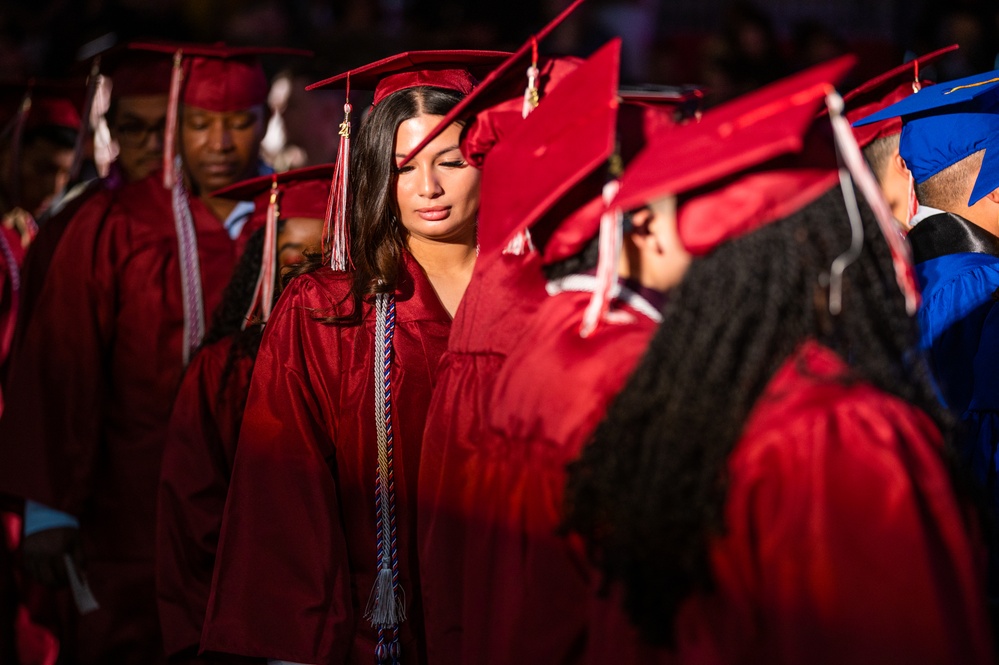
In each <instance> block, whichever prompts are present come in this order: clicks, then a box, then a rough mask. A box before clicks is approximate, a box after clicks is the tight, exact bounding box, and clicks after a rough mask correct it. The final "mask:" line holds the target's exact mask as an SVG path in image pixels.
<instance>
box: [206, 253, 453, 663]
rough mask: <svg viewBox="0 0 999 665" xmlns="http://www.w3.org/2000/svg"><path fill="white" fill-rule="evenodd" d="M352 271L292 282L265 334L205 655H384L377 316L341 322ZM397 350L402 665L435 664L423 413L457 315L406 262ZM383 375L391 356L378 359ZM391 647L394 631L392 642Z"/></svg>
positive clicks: (367, 307)
mask: <svg viewBox="0 0 999 665" xmlns="http://www.w3.org/2000/svg"><path fill="white" fill-rule="evenodd" d="M352 279H353V277H352V275H350V274H346V273H336V272H333V271H332V270H330V269H329V268H323V269H320V270H318V271H316V272H313V273H309V274H307V275H303V276H300V277H296V278H295V279H293V280H292V281H291V282H290V283H289V284H288V286H287V287H286V288H285V290H284V292H283V293H282V295H281V298H280V300H279V302H278V304H277V306H276V308H275V310H274V312H273V313H272V315H271V318H270V320H269V321H268V323H267V327H266V328H265V331H264V337H263V340H262V343H261V347H260V351H259V352H258V354H257V362H256V365H255V366H254V370H253V379H252V382H251V387H250V394H249V397H248V399H247V404H246V411H245V415H244V418H243V426H242V428H241V430H240V438H239V447H238V448H237V453H236V460H235V464H234V467H233V474H232V482H231V484H230V488H229V498H228V500H227V502H226V508H225V517H224V518H223V524H222V533H221V537H220V541H219V549H218V555H217V560H216V564H215V576H214V580H213V584H212V593H211V597H210V599H209V603H208V610H207V615H206V618H205V627H204V633H203V635H202V647H203V648H204V649H206V650H209V651H220V652H225V653H234V654H240V655H247V656H261V657H266V658H271V659H280V660H287V661H292V662H299V663H314V664H319V663H322V664H326V663H338V664H339V663H357V664H363V665H369V664H370V663H371V662H372V661H373V659H374V649H375V645H376V643H377V631H376V630H375V629H374V628H372V627H371V625H370V623H369V621H368V620H367V619H366V618H365V617H364V614H365V608H366V606H367V603H368V598H369V595H370V593H371V590H372V588H373V585H374V582H375V575H376V572H377V567H378V565H377V564H378V562H377V560H376V554H375V552H376V549H375V546H376V519H375V518H376V515H375V485H376V469H377V444H376V442H377V439H376V429H375V386H374V382H375V365H376V358H375V312H374V308H373V306H372V304H370V303H368V302H367V301H365V302H364V304H363V306H362V312H361V315H362V317H363V319H362V322H361V324H359V325H332V324H325V323H322V322H320V321H317V320H316V319H315V317H316V316H330V315H334V314H337V315H342V314H346V313H348V312H350V311H352V310H351V308H352V307H353V304H352V301H351V299H350V298H349V297H348V294H349V291H350V287H351V282H352ZM395 299H396V327H395V339H394V342H393V350H392V363H391V379H392V395H393V397H392V414H393V434H394V449H395V456H394V459H395V463H394V478H395V491H396V525H397V543H398V552H399V569H400V583H401V587H402V589H403V590H404V592H405V603H406V615H407V619H406V620H405V621H404V622H402V624H401V628H400V630H401V635H400V641H401V645H402V658H403V659H404V662H407V663H413V664H414V665H416V664H418V663H422V662H425V661H426V658H425V648H424V641H423V618H422V608H421V602H420V598H421V593H420V578H419V571H418V564H417V555H416V542H415V539H414V529H415V519H416V516H415V512H414V510H413V507H414V506H415V500H416V479H417V475H418V473H419V467H420V454H421V443H422V440H423V429H424V424H425V421H426V413H427V405H428V403H429V400H430V395H431V393H432V390H433V387H434V382H435V378H434V377H435V375H436V372H437V366H438V362H439V360H440V356H441V354H442V353H443V352H444V349H445V346H446V344H447V337H448V331H449V330H450V327H451V317H450V315H449V314H448V312H447V310H445V309H444V307H443V305H441V303H440V300H439V299H438V297H437V295H436V293H435V292H434V290H433V287H432V286H431V284H430V282H429V281H428V280H427V278H426V276H425V275H424V273H423V271H422V269H421V268H420V266H419V264H418V263H416V261H415V259H413V257H412V256H411V255H409V253H408V252H404V254H403V264H402V266H401V270H400V277H399V285H398V287H397V289H396V293H395ZM377 361H378V362H377V364H378V366H379V372H380V371H381V359H377ZM389 633H390V635H389V637H390V638H391V631H389Z"/></svg>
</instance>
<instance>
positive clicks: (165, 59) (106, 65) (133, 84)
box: [93, 42, 174, 97]
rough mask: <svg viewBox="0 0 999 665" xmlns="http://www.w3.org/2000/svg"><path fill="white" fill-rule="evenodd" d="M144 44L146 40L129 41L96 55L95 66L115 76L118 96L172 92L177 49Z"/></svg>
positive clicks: (113, 91)
mask: <svg viewBox="0 0 999 665" xmlns="http://www.w3.org/2000/svg"><path fill="white" fill-rule="evenodd" d="M144 46H145V45H144V43H143V42H128V43H125V44H121V45H119V46H114V47H112V48H110V49H108V50H106V51H103V52H101V53H98V54H97V55H95V56H94V58H93V61H94V64H95V68H96V69H97V70H98V71H99V72H100V73H101V74H102V75H104V76H106V77H108V78H109V79H111V94H112V95H113V96H114V97H139V96H147V95H166V94H169V92H170V79H171V72H172V70H173V55H174V52H169V53H167V52H164V51H161V50H148V49H146V48H144Z"/></svg>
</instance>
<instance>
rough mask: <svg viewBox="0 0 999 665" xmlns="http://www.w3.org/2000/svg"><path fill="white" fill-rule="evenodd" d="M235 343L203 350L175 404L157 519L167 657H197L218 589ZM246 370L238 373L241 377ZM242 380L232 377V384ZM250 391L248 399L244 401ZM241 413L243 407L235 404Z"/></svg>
mask: <svg viewBox="0 0 999 665" xmlns="http://www.w3.org/2000/svg"><path fill="white" fill-rule="evenodd" d="M228 342H229V340H228V339H226V340H222V341H220V342H218V343H216V344H215V345H212V346H209V347H206V348H204V349H202V350H201V351H199V352H198V353H197V355H195V357H194V358H193V359H192V361H191V364H190V366H188V368H187V372H186V373H185V375H184V380H183V382H182V383H181V387H180V391H179V392H178V394H177V399H176V401H175V402H174V406H173V411H172V413H171V416H170V424H169V426H168V428H167V440H166V445H165V447H164V449H163V468H162V475H161V476H160V485H159V494H158V501H157V519H156V597H157V604H158V609H159V616H160V626H161V628H162V631H163V642H164V646H165V648H166V651H167V653H168V654H175V653H180V652H182V651H185V650H189V651H191V652H192V653H194V652H196V651H197V647H198V644H199V642H200V639H201V627H202V625H203V623H204V618H205V606H206V605H207V604H208V592H209V589H210V588H211V583H212V569H213V567H214V563H215V550H216V547H217V545H218V539H219V529H220V527H221V524H222V511H223V509H224V508H225V499H226V493H227V492H228V489H229V475H230V469H231V461H232V457H231V454H232V452H233V451H234V449H235V446H236V442H235V441H231V442H230V441H226V440H225V437H226V435H227V434H228V435H229V436H232V434H233V433H232V432H227V431H226V430H225V428H224V424H225V423H224V421H223V420H222V419H223V418H226V417H228V416H227V415H226V413H225V412H224V409H223V408H221V407H224V406H225V405H226V403H225V402H223V403H221V404H220V403H219V400H220V397H222V398H225V397H228V398H229V399H230V400H234V399H237V398H238V395H228V394H226V395H224V396H220V394H219V385H220V380H221V378H222V376H221V375H222V372H223V370H224V368H225V364H226V360H227V357H228V350H229V348H230V344H229V343H228ZM242 370H243V368H242V367H240V368H239V369H237V370H236V371H235V372H234V373H235V374H238V373H240V372H242ZM241 378H242V377H236V376H232V377H230V383H235V382H239V383H242V381H241ZM245 396H246V395H245V392H244V393H243V398H245ZM232 406H233V407H237V408H240V409H241V408H242V403H239V404H235V405H232Z"/></svg>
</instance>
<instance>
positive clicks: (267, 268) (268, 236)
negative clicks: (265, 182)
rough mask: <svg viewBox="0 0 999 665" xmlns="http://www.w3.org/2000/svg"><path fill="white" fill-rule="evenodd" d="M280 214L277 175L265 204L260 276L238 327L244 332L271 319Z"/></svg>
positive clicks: (274, 177)
mask: <svg viewBox="0 0 999 665" xmlns="http://www.w3.org/2000/svg"><path fill="white" fill-rule="evenodd" d="M279 216H280V212H279V210H278V186H277V175H276V174H275V175H274V176H273V179H272V180H271V199H270V202H269V203H268V204H267V218H266V219H267V221H266V223H265V224H264V251H263V254H262V255H261V257H260V274H259V276H258V277H257V285H256V287H254V289H253V299H252V300H251V301H250V308H249V309H248V310H247V311H246V316H245V317H243V324H242V325H241V326H240V327H241V328H242V329H243V330H246V326H248V325H249V324H250V323H253V322H254V321H255V320H256V319H257V317H258V316H259V318H260V321H261V322H262V323H267V320H268V319H269V318H270V317H271V309H272V308H273V307H274V282H275V277H276V271H277V225H278V219H279Z"/></svg>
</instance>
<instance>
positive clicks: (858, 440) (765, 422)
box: [739, 342, 940, 457]
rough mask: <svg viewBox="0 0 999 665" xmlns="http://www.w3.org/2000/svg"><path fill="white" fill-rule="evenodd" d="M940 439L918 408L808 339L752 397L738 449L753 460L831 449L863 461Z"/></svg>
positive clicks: (805, 454)
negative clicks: (765, 453) (763, 452)
mask: <svg viewBox="0 0 999 665" xmlns="http://www.w3.org/2000/svg"><path fill="white" fill-rule="evenodd" d="M939 439H940V434H939V431H938V429H937V427H936V425H935V424H934V423H933V421H932V419H931V418H930V417H929V416H928V415H927V414H926V413H925V412H923V411H922V410H921V409H919V408H918V407H917V406H915V405H914V404H911V403H909V402H907V401H905V400H903V399H902V398H900V397H898V396H896V395H892V394H890V393H888V392H886V391H884V390H881V389H880V388H878V387H876V386H874V385H873V384H871V383H870V382H868V381H865V380H863V379H861V378H859V377H857V376H855V375H854V374H853V373H852V372H851V370H850V369H849V367H848V366H847V365H846V363H845V362H844V361H843V360H842V359H841V358H840V357H839V356H838V355H837V354H836V353H835V352H834V351H832V350H831V349H829V348H827V347H825V346H822V345H820V344H818V343H815V342H808V343H806V344H804V345H803V346H802V347H801V348H799V349H798V350H797V351H796V352H795V353H794V354H792V355H791V356H790V357H789V358H788V359H787V361H786V362H785V363H784V365H783V366H782V367H781V369H779V370H778V371H777V373H776V374H775V375H774V377H773V379H771V381H770V384H769V385H768V386H767V388H766V389H765V390H764V392H763V394H762V395H761V397H760V398H759V399H758V400H757V403H756V405H755V406H754V408H753V410H752V412H751V413H750V416H749V418H748V419H747V421H746V425H745V427H744V429H743V436H742V441H741V443H740V445H739V448H741V449H742V450H741V451H739V452H740V454H742V455H747V454H749V455H753V454H758V453H759V451H760V449H762V448H771V449H773V450H774V451H775V452H776V453H777V454H790V455H793V456H807V457H812V456H816V455H822V454H824V451H827V450H829V449H830V448H834V449H835V450H836V451H838V452H844V451H845V452H847V453H848V454H853V453H856V454H858V455H860V456H865V455H868V454H870V453H871V452H872V451H874V450H881V451H882V452H884V451H890V450H900V449H902V448H904V447H905V446H907V445H909V444H913V445H918V444H921V443H926V442H930V445H936V443H937V442H939ZM750 448H752V449H755V450H754V451H750V450H749V449H750ZM849 451H853V453H850V452H849Z"/></svg>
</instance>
